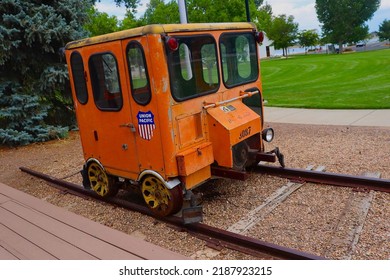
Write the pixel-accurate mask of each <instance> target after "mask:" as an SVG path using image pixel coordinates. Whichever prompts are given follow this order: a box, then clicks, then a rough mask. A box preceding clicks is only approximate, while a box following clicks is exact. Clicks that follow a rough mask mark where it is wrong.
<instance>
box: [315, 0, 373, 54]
mask: <svg viewBox="0 0 390 280" xmlns="http://www.w3.org/2000/svg"><path fill="white" fill-rule="evenodd" d="M379 5H380V0H316V5H315V7H316V11H317V16H318V20H319V21H320V23H322V32H323V35H324V37H326V38H327V39H328V41H329V42H330V43H332V44H338V45H339V50H340V53H342V50H343V44H344V43H351V42H357V41H359V40H363V39H364V38H365V37H366V36H367V33H368V26H367V25H366V24H365V22H367V20H369V19H371V18H372V16H373V15H374V13H375V11H376V10H377V9H378V8H379Z"/></svg>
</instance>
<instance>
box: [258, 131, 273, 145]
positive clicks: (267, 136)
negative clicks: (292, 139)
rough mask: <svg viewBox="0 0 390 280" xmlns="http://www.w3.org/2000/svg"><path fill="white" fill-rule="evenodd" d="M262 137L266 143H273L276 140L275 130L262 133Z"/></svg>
mask: <svg viewBox="0 0 390 280" xmlns="http://www.w3.org/2000/svg"><path fill="white" fill-rule="evenodd" d="M261 137H262V138H263V140H264V141H266V142H271V141H272V140H273V139H274V130H273V129H272V128H266V129H264V130H263V132H261Z"/></svg>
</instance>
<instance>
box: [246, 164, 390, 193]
mask: <svg viewBox="0 0 390 280" xmlns="http://www.w3.org/2000/svg"><path fill="white" fill-rule="evenodd" d="M252 171H253V172H256V173H264V174H269V175H274V176H279V177H283V178H287V179H290V180H297V181H305V182H311V183H319V184H326V185H332V186H341V187H351V188H361V189H366V190H375V191H380V192H390V180H388V179H379V178H373V177H365V176H353V175H348V174H338V173H330V172H321V171H314V170H306V169H296V168H282V167H276V166H270V165H262V164H259V165H258V166H256V167H254V168H253V169H252Z"/></svg>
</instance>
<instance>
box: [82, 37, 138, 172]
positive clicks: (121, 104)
mask: <svg viewBox="0 0 390 280" xmlns="http://www.w3.org/2000/svg"><path fill="white" fill-rule="evenodd" d="M83 56H84V57H88V70H89V81H90V83H88V84H89V87H90V90H89V91H90V92H92V97H93V98H92V100H91V102H89V107H90V110H87V111H85V112H87V113H89V114H90V115H89V116H87V115H85V116H83V120H84V122H83V124H82V126H84V127H80V131H83V133H84V134H86V135H84V137H85V138H88V140H87V141H83V142H84V143H88V145H84V151H85V152H86V153H87V155H86V156H87V157H88V158H96V159H98V160H99V161H100V162H101V163H102V165H103V166H104V168H105V169H106V171H107V172H108V173H111V174H114V175H117V176H123V177H127V178H132V179H133V178H136V177H137V175H138V173H139V166H138V156H137V150H136V146H135V133H134V131H135V130H134V122H133V119H132V112H131V107H130V104H129V96H130V94H129V92H128V87H127V76H126V65H125V61H123V54H122V46H121V42H120V41H117V42H109V43H104V44H97V45H95V46H90V47H88V48H85V49H83ZM85 114H86V113H85Z"/></svg>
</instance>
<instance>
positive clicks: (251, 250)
mask: <svg viewBox="0 0 390 280" xmlns="http://www.w3.org/2000/svg"><path fill="white" fill-rule="evenodd" d="M20 170H22V171H23V172H26V173H28V174H30V175H32V176H34V177H37V178H40V179H43V180H45V181H47V182H49V183H51V184H53V185H60V186H61V188H60V189H63V188H66V189H69V190H71V192H72V193H74V194H77V193H80V194H81V195H82V196H91V197H93V198H95V199H99V200H102V201H104V202H107V203H111V204H115V205H117V206H120V207H123V208H126V209H129V210H132V211H137V212H139V213H142V214H145V215H149V216H153V213H152V212H151V211H150V210H149V209H148V208H147V207H146V206H142V205H139V204H136V203H132V202H129V201H125V200H122V199H119V198H115V197H112V198H101V197H100V196H98V195H97V194H95V193H94V192H93V191H90V190H86V189H84V188H83V187H82V186H79V185H76V184H73V183H70V182H66V181H64V180H60V179H56V178H54V177H52V176H49V175H46V174H43V173H40V172H37V171H34V170H31V169H28V168H24V167H21V168H20ZM156 219H159V220H161V221H164V222H166V223H169V224H172V225H173V226H175V227H178V228H179V229H181V230H186V231H187V232H189V233H190V234H192V235H195V236H197V237H199V238H201V239H203V240H206V241H208V242H212V243H214V244H220V245H221V246H224V247H227V248H230V249H233V250H237V251H240V252H243V253H246V254H250V255H257V256H258V255H262V254H267V255H270V256H273V257H276V258H281V259H288V260H323V259H324V258H323V257H320V256H317V255H314V254H310V253H305V252H301V251H298V250H295V249H291V248H287V247H283V246H279V245H276V244H272V243H268V242H265V241H261V240H258V239H254V238H252V237H248V236H244V235H240V234H237V233H233V232H229V231H226V230H222V229H218V228H215V227H212V226H209V225H206V224H202V223H192V224H184V223H183V220H182V218H180V217H174V216H170V217H164V218H156Z"/></svg>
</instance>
